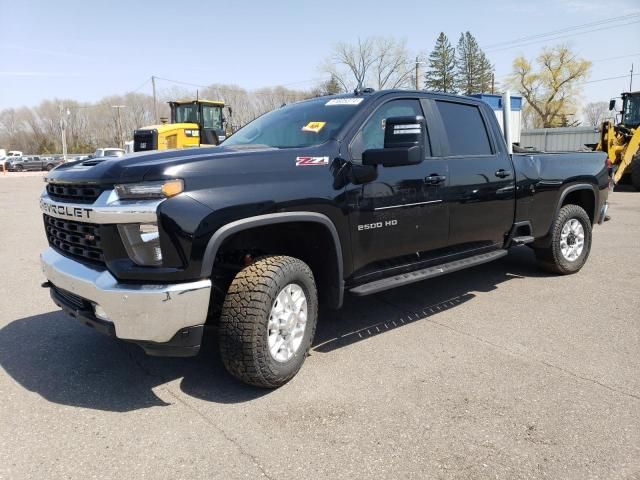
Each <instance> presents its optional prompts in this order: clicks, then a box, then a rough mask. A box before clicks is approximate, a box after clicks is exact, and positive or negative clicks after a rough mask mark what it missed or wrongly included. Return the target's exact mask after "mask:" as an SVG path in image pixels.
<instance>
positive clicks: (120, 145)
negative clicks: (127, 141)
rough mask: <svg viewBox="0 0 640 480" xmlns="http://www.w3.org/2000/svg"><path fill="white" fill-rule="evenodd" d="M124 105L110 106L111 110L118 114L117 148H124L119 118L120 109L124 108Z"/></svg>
mask: <svg viewBox="0 0 640 480" xmlns="http://www.w3.org/2000/svg"><path fill="white" fill-rule="evenodd" d="M125 107H126V105H111V108H115V109H116V112H117V114H118V147H120V148H124V141H123V138H122V119H121V118H120V109H121V108H125Z"/></svg>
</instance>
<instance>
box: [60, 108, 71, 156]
mask: <svg viewBox="0 0 640 480" xmlns="http://www.w3.org/2000/svg"><path fill="white" fill-rule="evenodd" d="M64 112H65V109H64V105H62V104H60V134H61V136H62V158H63V159H64V161H65V163H66V161H67V132H66V128H67V120H66V119H65V118H64ZM67 115H69V111H68V110H67Z"/></svg>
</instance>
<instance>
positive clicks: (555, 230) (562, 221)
mask: <svg viewBox="0 0 640 480" xmlns="http://www.w3.org/2000/svg"><path fill="white" fill-rule="evenodd" d="M574 219H575V220H577V221H578V222H580V224H581V226H582V230H583V232H584V245H583V248H582V252H581V253H580V255H578V257H577V258H575V259H573V260H569V259H567V258H566V257H565V256H564V255H563V253H562V245H561V236H562V229H563V228H564V227H565V225H566V224H567V223H568V222H569V221H570V220H574ZM591 230H592V226H591V220H589V216H588V215H587V212H585V211H584V209H583V208H582V207H579V206H578V205H565V206H564V207H562V208H561V209H560V211H559V212H558V216H557V217H556V218H555V220H554V222H553V226H552V227H551V243H550V244H549V246H548V247H546V248H536V249H534V250H535V253H536V258H537V260H538V264H539V265H540V266H541V267H542V268H543V269H544V270H546V271H548V272H552V273H559V274H561V275H569V274H571V273H576V272H578V271H579V270H580V269H581V268H582V267H583V266H584V264H585V262H586V261H587V258H588V257H589V252H590V251H591Z"/></svg>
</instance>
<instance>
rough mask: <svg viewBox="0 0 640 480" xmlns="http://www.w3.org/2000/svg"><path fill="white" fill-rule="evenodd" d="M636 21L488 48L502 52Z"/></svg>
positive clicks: (490, 50)
mask: <svg viewBox="0 0 640 480" xmlns="http://www.w3.org/2000/svg"><path fill="white" fill-rule="evenodd" d="M636 23H640V20H635V21H633V22H628V23H623V24H621V25H609V26H607V27H602V28H594V29H593V30H588V31H586V32H575V33H570V34H568V35H560V36H557V37H550V38H543V39H538V40H534V41H532V42H528V43H520V44H515V45H510V46H507V47H501V48H492V49H487V51H489V52H501V51H504V50H513V49H514V48H521V47H527V46H529V45H535V44H536V43H541V42H549V41H553V40H560V39H563V38H569V37H575V36H578V35H585V34H587V33H593V32H599V31H601V30H609V29H611V28H619V27H626V26H627V25H634V24H636Z"/></svg>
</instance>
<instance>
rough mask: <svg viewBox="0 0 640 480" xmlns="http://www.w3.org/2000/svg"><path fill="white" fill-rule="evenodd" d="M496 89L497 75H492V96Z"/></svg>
mask: <svg viewBox="0 0 640 480" xmlns="http://www.w3.org/2000/svg"><path fill="white" fill-rule="evenodd" d="M495 89H496V74H495V73H492V74H491V95H493V94H494V93H496V92H495Z"/></svg>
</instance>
